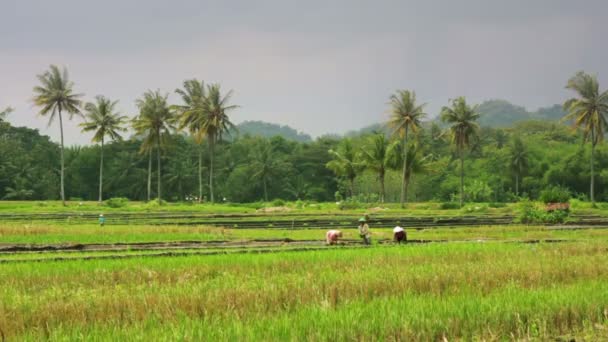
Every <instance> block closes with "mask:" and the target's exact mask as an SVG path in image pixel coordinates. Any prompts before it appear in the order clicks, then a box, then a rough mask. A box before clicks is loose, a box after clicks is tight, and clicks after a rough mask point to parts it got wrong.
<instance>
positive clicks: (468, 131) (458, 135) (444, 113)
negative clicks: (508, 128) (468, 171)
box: [441, 97, 479, 207]
mask: <svg viewBox="0 0 608 342" xmlns="http://www.w3.org/2000/svg"><path fill="white" fill-rule="evenodd" d="M450 102H451V104H452V107H443V109H442V110H441V120H442V121H443V122H445V123H448V124H450V129H449V131H450V134H451V136H452V144H453V145H454V146H455V147H456V150H457V152H458V156H459V158H460V207H462V203H463V200H464V150H465V149H466V148H467V147H470V145H471V142H472V141H473V140H474V139H477V136H478V131H479V125H478V124H477V122H476V121H477V120H478V119H479V113H477V108H476V107H472V106H469V105H468V104H467V102H466V100H465V98H464V97H459V98H457V99H455V100H451V101H450Z"/></svg>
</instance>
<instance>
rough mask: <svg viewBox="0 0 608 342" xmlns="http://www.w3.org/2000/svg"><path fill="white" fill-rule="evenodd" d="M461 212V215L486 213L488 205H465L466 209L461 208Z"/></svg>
mask: <svg viewBox="0 0 608 342" xmlns="http://www.w3.org/2000/svg"><path fill="white" fill-rule="evenodd" d="M461 211H462V212H463V213H484V212H486V211H488V205H487V204H473V205H467V206H466V207H463V208H462V209H461Z"/></svg>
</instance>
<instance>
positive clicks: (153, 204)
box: [145, 198, 167, 208]
mask: <svg viewBox="0 0 608 342" xmlns="http://www.w3.org/2000/svg"><path fill="white" fill-rule="evenodd" d="M161 204H162V205H165V204H167V201H165V200H160V202H159V201H158V198H157V199H153V200H151V201H150V202H148V203H146V205H145V207H146V208H155V207H158V206H160V205H161Z"/></svg>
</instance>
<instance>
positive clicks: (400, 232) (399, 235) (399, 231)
mask: <svg viewBox="0 0 608 342" xmlns="http://www.w3.org/2000/svg"><path fill="white" fill-rule="evenodd" d="M393 240H395V242H396V243H398V244H401V241H403V242H407V233H406V232H405V229H403V228H401V227H399V226H397V227H395V228H393Z"/></svg>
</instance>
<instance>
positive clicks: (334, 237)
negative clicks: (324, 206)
mask: <svg viewBox="0 0 608 342" xmlns="http://www.w3.org/2000/svg"><path fill="white" fill-rule="evenodd" d="M341 237H342V232H341V231H339V230H329V231H327V233H326V234H325V241H326V242H327V244H328V245H336V244H337V243H338V239H339V238H341Z"/></svg>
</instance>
